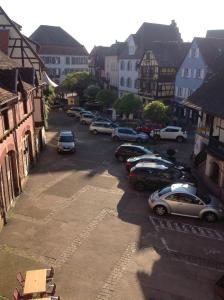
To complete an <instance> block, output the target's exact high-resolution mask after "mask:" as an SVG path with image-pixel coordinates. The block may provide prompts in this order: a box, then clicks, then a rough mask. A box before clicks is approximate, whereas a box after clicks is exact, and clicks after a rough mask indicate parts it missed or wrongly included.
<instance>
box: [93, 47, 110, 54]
mask: <svg viewBox="0 0 224 300" xmlns="http://www.w3.org/2000/svg"><path fill="white" fill-rule="evenodd" d="M109 48H110V47H105V46H94V48H93V49H92V50H91V52H90V56H93V55H98V56H102V57H104V56H106V55H107V53H108V51H109Z"/></svg>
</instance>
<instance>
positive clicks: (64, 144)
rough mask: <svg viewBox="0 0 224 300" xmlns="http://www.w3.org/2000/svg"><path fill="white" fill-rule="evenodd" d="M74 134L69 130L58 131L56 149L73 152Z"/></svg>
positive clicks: (74, 147)
mask: <svg viewBox="0 0 224 300" xmlns="http://www.w3.org/2000/svg"><path fill="white" fill-rule="evenodd" d="M75 149H76V145H75V136H74V133H73V132H72V131H71V130H67V131H60V133H59V137H58V143H57V151H58V152H59V153H61V152H75Z"/></svg>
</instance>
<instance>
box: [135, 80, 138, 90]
mask: <svg viewBox="0 0 224 300" xmlns="http://www.w3.org/2000/svg"><path fill="white" fill-rule="evenodd" d="M138 88H139V80H138V79H135V89H138Z"/></svg>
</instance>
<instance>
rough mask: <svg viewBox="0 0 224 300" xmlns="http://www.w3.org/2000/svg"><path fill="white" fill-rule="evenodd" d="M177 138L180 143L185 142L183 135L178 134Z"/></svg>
mask: <svg viewBox="0 0 224 300" xmlns="http://www.w3.org/2000/svg"><path fill="white" fill-rule="evenodd" d="M176 140H177V142H178V143H183V141H184V138H183V137H182V136H178V137H177V138H176Z"/></svg>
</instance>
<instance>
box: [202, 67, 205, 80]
mask: <svg viewBox="0 0 224 300" xmlns="http://www.w3.org/2000/svg"><path fill="white" fill-rule="evenodd" d="M204 76H205V70H204V69H201V79H204Z"/></svg>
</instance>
